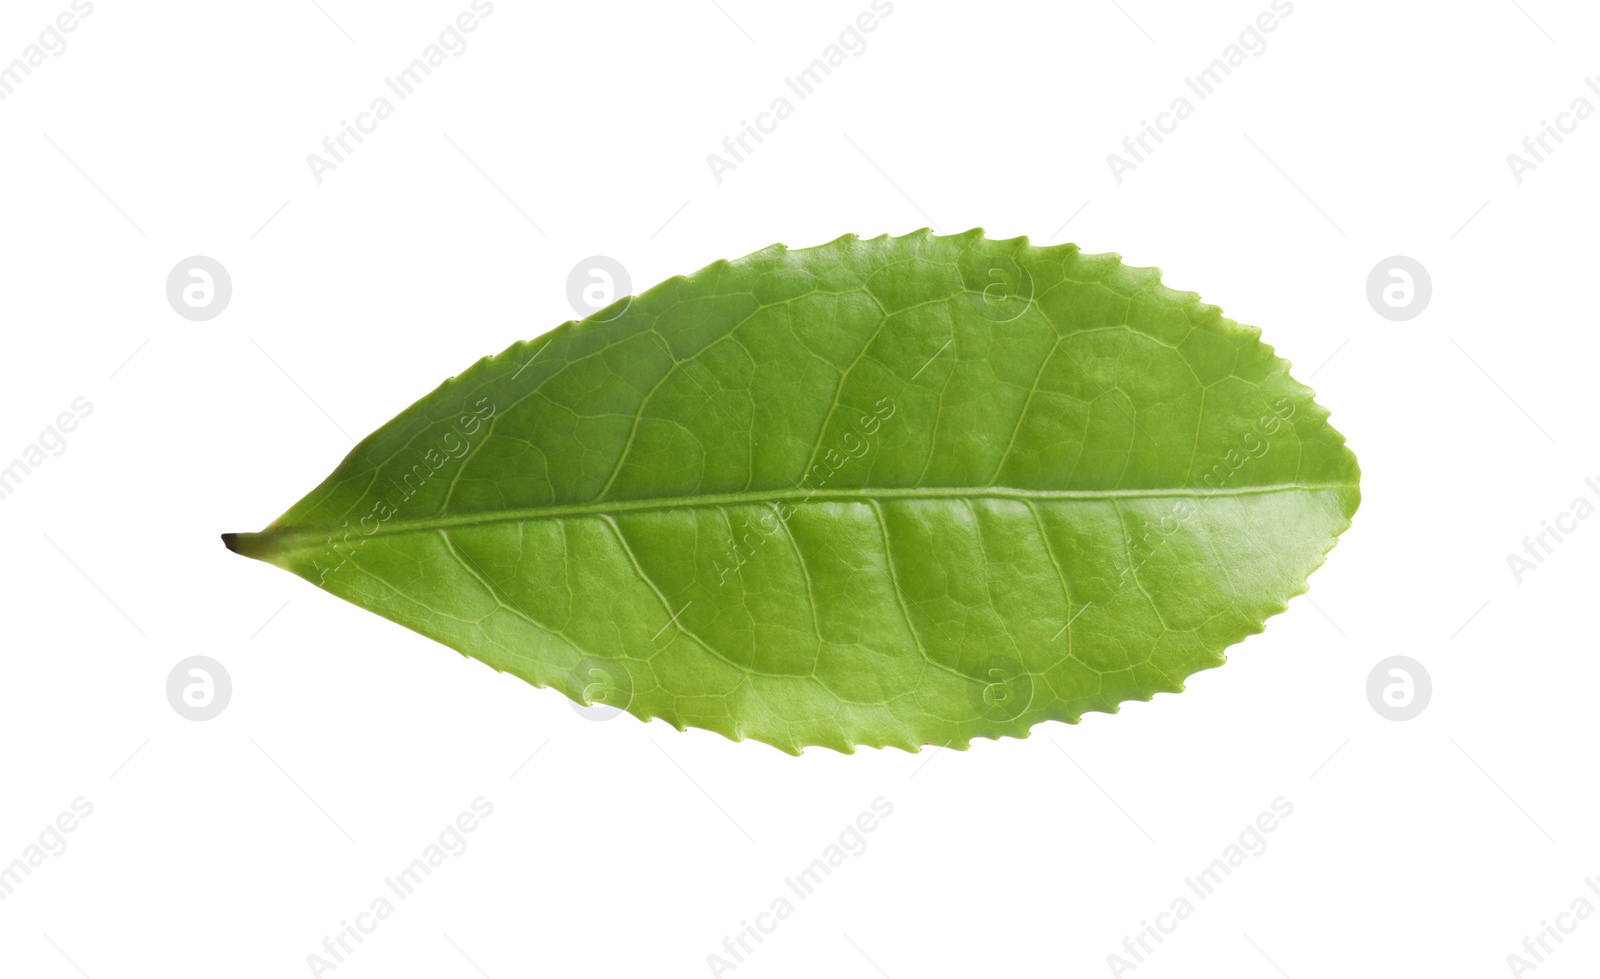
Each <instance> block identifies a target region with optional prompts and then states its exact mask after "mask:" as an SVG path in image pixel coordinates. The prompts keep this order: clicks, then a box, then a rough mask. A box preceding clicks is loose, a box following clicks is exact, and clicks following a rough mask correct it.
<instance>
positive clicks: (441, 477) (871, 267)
mask: <svg viewBox="0 0 1600 979" xmlns="http://www.w3.org/2000/svg"><path fill="white" fill-rule="evenodd" d="M1258 336H1259V334H1258V332H1257V331H1256V330H1255V329H1254V328H1251V327H1246V326H1241V325H1239V324H1237V323H1235V322H1233V321H1232V320H1229V319H1226V318H1224V317H1223V316H1222V315H1221V314H1220V312H1219V311H1218V310H1217V309H1216V308H1215V307H1213V306H1209V305H1205V304H1203V303H1201V302H1200V301H1199V299H1198V297H1196V296H1195V295H1193V294H1191V293H1184V292H1175V291H1173V290H1170V289H1167V288H1166V287H1164V286H1162V285H1161V284H1160V282H1159V278H1158V273H1157V272H1156V271H1155V270H1151V269H1137V268H1132V267H1129V266H1125V265H1123V264H1122V263H1121V262H1120V261H1119V260H1118V259H1117V257H1116V256H1114V255H1084V254H1082V253H1080V252H1079V251H1078V249H1077V248H1076V247H1075V246H1071V245H1061V246H1054V247H1034V246H1032V245H1029V244H1028V243H1027V242H1026V241H1025V240H1023V239H1017V240H1009V241H991V240H988V239H985V238H983V237H982V233H981V232H977V231H974V232H969V233H967V234H963V235H955V236H949V237H939V236H933V235H930V234H928V233H926V232H917V233H914V234H911V235H907V236H905V237H902V238H887V237H882V238H876V239H872V240H859V239H857V238H855V237H854V236H848V237H845V238H841V239H839V240H838V241H835V242H832V243H830V244H827V245H823V246H820V247H816V248H809V249H804V250H793V251H791V250H788V249H786V248H784V247H782V246H774V247H772V248H768V249H765V250H763V251H760V252H757V253H755V254H753V255H749V256H747V257H745V258H742V259H739V260H737V261H733V262H717V263H715V264H713V265H710V266H708V267H706V268H705V269H702V270H701V271H699V272H697V273H695V274H694V275H692V276H689V277H686V278H685V277H679V278H675V279H671V280H668V281H666V282H664V283H662V284H660V285H658V286H656V287H655V288H653V289H650V290H649V291H647V292H645V293H644V294H642V295H640V296H638V297H636V298H633V299H631V300H626V301H623V302H621V303H618V304H616V305H614V306H613V307H611V308H609V309H607V310H604V311H602V312H601V313H598V314H596V315H595V316H593V317H590V318H589V319H588V320H585V321H582V322H577V323H567V324H564V325H562V326H560V327H558V328H557V329H555V330H552V331H551V332H549V333H547V334H545V335H543V336H541V337H539V338H537V339H535V340H532V341H528V342H523V343H517V344H515V345H513V346H512V347H511V348H509V349H508V350H506V351H504V352H503V353H501V354H500V355H498V356H496V357H493V358H486V359H484V360H481V361H479V362H478V363H477V364H475V365H473V366H472V367H471V368H470V369H468V370H467V371H465V372H464V373H462V374H461V375H460V376H458V377H455V378H453V379H451V380H449V381H447V382H446V383H445V384H443V385H442V386H441V387H439V388H438V389H437V390H435V391H434V392H433V393H432V394H429V395H428V396H427V397H425V398H423V399H422V400H421V401H419V402H417V403H416V404H414V405H412V406H411V407H410V408H408V409H406V410H405V411H404V412H402V413H401V414H400V415H399V416H398V417H396V418H395V419H394V420H392V421H391V422H389V423H388V424H386V425H384V426H383V427H382V428H380V429H379V430H378V431H377V432H375V433H373V434H372V435H371V436H369V437H368V438H367V439H365V440H364V441H362V442H361V444H360V445H359V446H357V447H356V449H355V450H354V451H352V452H351V454H350V455H349V456H348V457H347V458H346V459H345V460H344V462H343V463H341V464H340V465H339V467H338V468H337V469H336V470H335V471H334V472H333V474H332V475H330V476H329V477H328V479H327V480H326V481H325V482H324V483H323V484H322V485H321V486H319V487H317V488H316V489H314V490H313V491H312V492H311V493H310V494H309V495H307V496H306V497H305V498H304V499H303V500H301V501H300V502H299V503H297V504H295V505H294V506H293V507H291V508H290V509H289V511H288V512H287V513H285V514H284V515H283V516H282V517H280V518H279V519H278V520H277V521H275V522H274V523H273V524H272V525H271V526H270V527H268V528H267V529H266V530H265V531H263V532H261V533H259V534H238V535H228V537H227V540H228V543H229V546H230V547H232V548H234V549H235V550H237V551H239V552H240V553H243V554H247V555H249V556H251V557H257V558H260V559H262V560H265V561H269V562H271V563H273V564H276V565H278V566H280V567H282V568H285V569H287V570H289V571H292V572H294V573H295V574H298V575H300V576H302V577H304V578H306V579H308V580H310V581H311V582H313V583H315V584H317V585H320V586H321V587H322V588H324V589H326V590H328V591H330V592H332V593H333V594H335V595H338V596H339V597H341V598H344V599H346V600H348V601H350V602H352V603H354V604H356V605H359V606H362V607H363V608H366V609H370V610H371V611H374V612H376V613H378V614H380V615H383V616H385V617H387V618H389V619H392V620H394V621H395V622H398V623H400V624H402V625H405V626H407V627H409V628H411V629H414V630H416V631H417V632H420V633H422V634H424V635H427V636H430V637H432V638H434V639H437V640H438V641H440V642H442V643H444V644H446V645H449V646H452V647H454V648H455V649H457V650H460V651H461V652H463V653H466V654H468V655H470V656H473V657H476V658H477V659H480V660H482V661H483V662H485V663H488V664H489V665H490V666H493V667H494V668H495V669H498V670H503V671H506V672H509V673H513V674H515V675H517V676H520V677H522V678H524V679H525V680H527V681H528V682H530V683H533V684H535V685H538V686H550V687H555V688H556V689H558V690H560V691H562V692H563V693H565V694H566V695H568V696H569V697H572V698H574V699H576V700H578V701H580V702H584V703H591V702H605V703H610V704H613V705H615V706H618V707H622V708H624V709H626V710H627V711H629V712H630V713H632V714H634V715H636V716H638V717H641V718H651V717H660V718H664V719H666V720H667V721H669V722H671V723H672V724H674V725H676V726H678V727H680V728H681V727H684V726H694V727H701V728H708V729H710V730H713V731H718V732H720V733H722V734H725V735H727V736H729V737H731V738H735V739H741V738H754V739H757V740H760V741H764V742H767V743H769V744H773V745H776V746H778V747H780V748H782V749H784V750H786V751H798V750H799V749H801V748H802V747H804V746H807V745H825V746H829V747H832V748H836V749H839V750H844V751H849V750H852V749H853V747H854V746H857V745H872V746H883V745H894V746H898V747H902V748H907V749H912V750H914V749H916V748H917V747H918V746H920V745H924V744H938V745H950V746H953V747H964V746H965V745H966V744H967V743H968V741H969V740H970V739H971V738H974V737H991V738H992V737H1000V736H1006V735H1010V736H1019V737H1020V736H1025V735H1026V733H1027V732H1028V730H1029V728H1030V727H1032V726H1033V725H1035V724H1037V723H1039V722H1040V721H1044V720H1060V721H1076V720H1077V719H1078V718H1079V716H1080V715H1082V714H1083V713H1084V712H1086V711H1114V710H1115V709H1116V706H1117V704H1118V703H1120V702H1122V701H1126V700H1148V699H1150V697H1151V696H1152V695H1153V694H1155V693H1157V692H1160V691H1174V692H1175V691H1179V690H1181V689H1182V681H1183V679H1184V678H1185V677H1187V676H1189V675H1190V674H1192V673H1194V672H1195V671H1197V670H1202V669H1207V668H1209V667H1213V666H1217V665H1219V664H1220V663H1222V662H1223V660H1224V656H1223V650H1224V649H1225V648H1226V647H1227V646H1229V645H1231V644H1233V643H1236V642H1238V641H1240V640H1241V639H1243V638H1244V637H1245V636H1247V635H1249V634H1251V633H1254V632H1259V631H1260V630H1261V628H1262V624H1263V622H1264V621H1265V620H1266V619H1267V618H1268V617H1269V616H1271V615H1274V614H1276V613H1278V612H1281V611H1283V610H1284V608H1285V605H1286V603H1287V602H1288V600H1289V599H1290V598H1291V597H1292V596H1294V595H1296V594H1299V593H1301V592H1303V591H1304V590H1305V588H1306V577H1307V575H1309V574H1310V573H1311V572H1312V571H1313V570H1314V569H1315V568H1317V567H1318V566H1319V565H1320V564H1321V563H1322V560H1323V557H1324V555H1325V554H1326V553H1327V551H1328V550H1329V549H1330V548H1331V547H1332V545H1333V543H1334V540H1335V539H1336V538H1337V536H1338V535H1339V534H1340V533H1341V532H1343V531H1344V530H1345V529H1346V528H1347V527H1348V526H1349V523H1350V519H1351V516H1352V515H1353V514H1354V512H1355V509H1356V506H1357V503H1358V500H1359V492H1358V488H1357V484H1358V481H1359V470H1358V468H1357V465H1356V461H1355V457H1354V456H1353V455H1352V454H1351V453H1350V452H1349V450H1348V449H1346V448H1345V445H1344V439H1343V437H1342V436H1340V435H1339V434H1338V433H1337V432H1336V431H1334V430H1333V429H1332V428H1331V427H1330V426H1329V425H1328V424H1327V413H1326V412H1325V411H1324V410H1323V409H1322V408H1321V407H1319V406H1318V405H1317V404H1316V403H1315V402H1313V400H1312V395H1311V391H1310V390H1309V389H1307V388H1305V387H1304V386H1302V385H1300V384H1299V383H1297V382H1296V381H1294V380H1293V379H1292V378H1290V376H1289V373H1288V364H1287V363H1285V362H1284V361H1282V360H1279V359H1278V358H1276V357H1274V356H1273V353H1272V350H1271V348H1270V347H1268V346H1266V345H1265V344H1263V343H1261V342H1260V340H1259V339H1258Z"/></svg>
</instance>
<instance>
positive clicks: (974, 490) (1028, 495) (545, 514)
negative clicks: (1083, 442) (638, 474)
mask: <svg viewBox="0 0 1600 979" xmlns="http://www.w3.org/2000/svg"><path fill="white" fill-rule="evenodd" d="M1357 488H1358V484H1356V483H1275V484H1271V485H1263V486H1238V487H1232V488H1225V489H1209V488H1208V489H1196V488H1193V487H1173V488H1166V487H1160V488H1144V489H1104V490H1069V489H1061V490H1036V489H1018V488H1012V487H1003V486H958V487H920V486H913V487H876V488H871V487H867V488H859V489H848V490H828V491H825V492H824V491H818V492H810V493H808V492H802V491H798V490H748V491H744V492H738V493H712V494H705V495H700V496H677V497H641V498H638V499H631V500H595V501H589V502H586V503H567V504H551V505H548V506H534V507H515V508H511V509H506V510H493V511H478V512H475V513H458V514H437V515H434V516H431V517H423V518H408V519H399V518H395V519H390V520H388V521H385V522H384V523H382V524H380V525H379V527H378V529H377V530H376V531H373V532H372V533H366V532H364V531H361V530H360V529H359V528H356V529H355V533H358V534H360V536H361V538H362V539H370V538H372V537H388V536H392V535H396V534H414V533H432V532H436V531H448V530H452V529H456V528H461V527H481V526H489V525H493V524H502V523H521V522H523V521H527V520H548V519H556V518H561V517H586V516H609V515H612V514H618V513H637V512H645V511H651V510H678V509H691V508H703V507H726V506H742V505H752V504H758V505H759V504H777V503H796V504H812V503H874V502H880V501H885V500H913V501H915V500H929V501H939V500H958V499H959V500H980V499H993V500H1014V501H1018V502H1025V503H1032V502H1038V501H1044V502H1057V501H1072V500H1084V501H1091V502H1099V501H1106V500H1125V499H1163V498H1194V499H1208V498H1210V497H1214V496H1221V497H1239V496H1258V495H1262V494H1268V493H1295V492H1311V491H1319V490H1347V489H1357ZM351 530H352V528H351V527H349V526H347V525H343V524H342V525H340V526H338V527H334V526H321V527H294V528H289V529H284V530H272V529H267V530H263V531H261V532H260V533H255V534H231V535H227V537H228V546H229V547H230V548H232V549H233V550H235V551H237V552H238V553H240V554H244V555H246V556H249V557H268V556H270V555H272V554H285V553H295V552H299V551H304V550H307V549H308V548H310V547H314V546H325V545H326V543H327V542H328V540H329V539H330V538H331V537H336V536H342V535H344V534H345V533H348V532H350V531H351Z"/></svg>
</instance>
